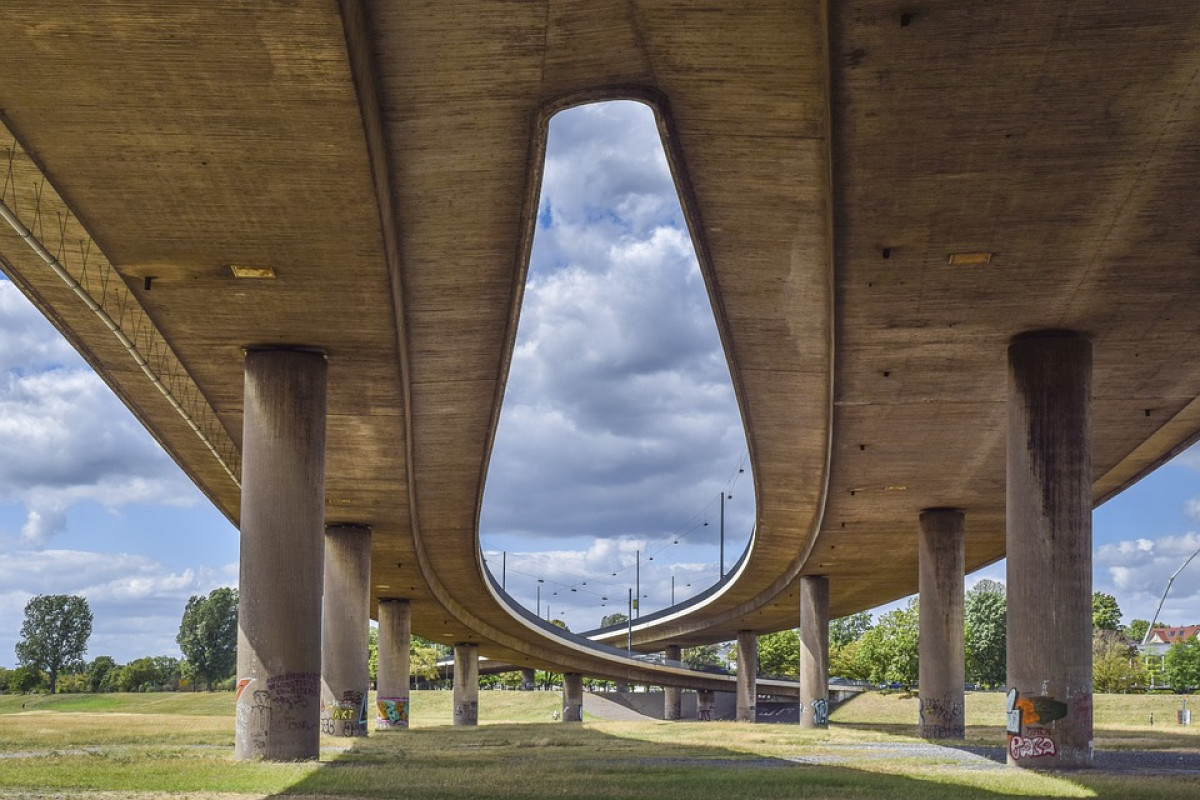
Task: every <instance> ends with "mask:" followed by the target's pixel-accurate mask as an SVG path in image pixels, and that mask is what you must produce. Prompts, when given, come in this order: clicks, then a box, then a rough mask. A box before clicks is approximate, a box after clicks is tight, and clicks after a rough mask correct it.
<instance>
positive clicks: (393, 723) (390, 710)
mask: <svg viewBox="0 0 1200 800" xmlns="http://www.w3.org/2000/svg"><path fill="white" fill-rule="evenodd" d="M407 727H408V698H407V697H380V698H379V699H377V700H376V701H375V730H377V731H386V730H390V729H392V728H407Z"/></svg>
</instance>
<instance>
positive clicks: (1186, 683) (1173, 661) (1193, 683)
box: [1163, 636, 1200, 692]
mask: <svg viewBox="0 0 1200 800" xmlns="http://www.w3.org/2000/svg"><path fill="white" fill-rule="evenodd" d="M1163 673H1164V680H1165V681H1166V683H1167V685H1168V686H1170V687H1171V690H1172V691H1175V692H1185V691H1187V690H1188V689H1194V688H1196V687H1197V686H1200V639H1197V638H1196V637H1195V636H1191V637H1189V638H1188V640H1187V641H1185V642H1175V643H1174V644H1172V645H1171V646H1170V647H1169V648H1168V649H1167V655H1166V657H1165V658H1164V659H1163Z"/></svg>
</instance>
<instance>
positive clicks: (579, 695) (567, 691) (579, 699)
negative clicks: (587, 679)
mask: <svg viewBox="0 0 1200 800" xmlns="http://www.w3.org/2000/svg"><path fill="white" fill-rule="evenodd" d="M562 721H563V722H583V676H582V675H580V674H579V673H578V672H564V673H563V693H562Z"/></svg>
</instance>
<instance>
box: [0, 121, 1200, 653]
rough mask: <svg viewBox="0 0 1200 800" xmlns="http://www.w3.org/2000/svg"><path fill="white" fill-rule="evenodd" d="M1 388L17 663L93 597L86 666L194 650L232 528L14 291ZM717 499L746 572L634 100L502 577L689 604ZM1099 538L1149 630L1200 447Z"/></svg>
mask: <svg viewBox="0 0 1200 800" xmlns="http://www.w3.org/2000/svg"><path fill="white" fill-rule="evenodd" d="M0 371H2V375H3V377H2V378H0V549H2V551H3V554H4V558H2V559H0V666H13V664H14V663H15V656H14V653H13V647H14V645H15V643H16V641H17V638H18V632H19V629H20V624H21V619H22V616H23V614H22V609H23V607H24V604H25V602H26V601H27V600H28V599H29V597H31V596H32V595H34V594H45V593H70V594H76V593H77V594H83V595H85V596H86V597H87V598H88V601H89V603H90V604H91V606H92V610H93V612H94V614H95V628H94V634H93V636H92V640H91V643H90V646H89V652H88V656H89V657H95V656H96V655H100V654H109V655H112V656H113V657H115V658H116V659H117V660H118V661H122V662H125V661H129V660H131V659H134V658H138V657H140V656H143V655H178V650H177V648H176V646H175V642H174V637H175V633H176V632H177V630H178V625H179V618H180V615H181V614H182V612H183V606H184V603H185V602H186V601H187V598H188V597H189V596H190V595H192V594H200V593H207V592H209V591H211V590H212V589H213V588H216V587H217V586H221V585H233V584H234V582H235V581H236V577H237V550H238V541H237V533H236V531H235V530H233V528H232V527H231V526H230V525H229V523H228V522H227V521H226V520H225V519H224V518H223V517H221V515H220V514H218V513H217V512H216V511H215V510H213V509H212V508H211V507H210V506H209V504H208V503H207V502H206V501H205V500H204V499H203V497H202V496H201V495H200V493H199V492H198V491H197V490H196V489H195V488H194V487H192V486H191V485H190V483H189V482H188V481H187V479H186V478H185V477H184V476H183V475H182V473H181V472H180V471H179V470H178V468H177V467H175V465H174V464H173V463H172V462H171V461H170V460H169V459H168V458H167V457H166V456H165V455H164V454H163V453H162V452H161V451H160V450H159V449H158V448H157V446H156V445H155V443H154V441H153V440H152V439H151V438H150V436H149V435H148V434H146V433H145V431H143V430H142V429H141V428H140V426H139V425H138V424H137V422H136V421H135V420H134V419H133V418H132V416H131V415H130V414H129V412H128V411H127V410H126V409H125V408H124V407H123V406H122V405H121V403H120V402H119V401H118V400H116V399H115V398H114V397H113V396H112V395H111V394H110V393H109V392H108V391H107V389H106V388H105V387H104V385H103V384H102V383H101V381H100V380H99V379H98V378H97V377H96V376H95V375H93V374H92V373H91V371H90V370H89V369H88V368H87V367H86V365H85V364H84V363H83V362H82V360H81V359H80V358H79V357H78V356H77V355H76V354H75V353H74V351H72V350H71V348H70V347H69V346H68V345H66V344H65V343H64V342H63V341H62V340H61V339H60V338H59V337H58V336H57V334H56V333H55V332H54V330H53V329H52V328H51V327H50V325H49V324H48V323H47V322H46V321H45V320H44V319H42V318H41V316H40V315H39V314H38V313H37V312H36V311H35V310H34V309H33V308H32V307H31V306H30V305H29V304H28V302H26V301H25V299H24V298H23V297H22V296H21V295H20V292H18V291H17V290H16V289H15V288H14V287H13V286H12V285H11V284H10V283H8V282H7V281H0ZM722 491H724V492H726V493H727V495H732V497H731V498H729V499H727V500H726V542H727V544H726V564H727V566H728V565H730V564H732V563H733V561H734V560H736V558H737V556H738V554H739V553H740V552H741V550H742V549H743V548H744V546H745V543H746V540H747V536H748V534H749V529H750V524H751V522H752V519H753V503H754V498H753V491H752V477H751V473H750V466H749V464H748V463H746V446H745V438H744V435H743V433H742V430H741V423H740V420H739V417H738V412H737V407H736V403H735V399H734V397H733V391H732V388H731V386H730V383H729V374H728V368H727V367H726V365H725V361H724V357H723V355H722V353H721V349H720V343H719V341H718V338H717V334H716V329H715V326H714V324H713V318H712V313H711V310H710V308H709V304H708V299H707V295H706V294H705V289H704V285H703V281H702V280H701V279H700V275H699V272H698V270H697V267H696V262H695V257H694V255H693V254H692V251H691V245H690V242H689V239H688V236H687V232H686V229H685V228H684V225H683V220H682V216H681V213H680V211H679V208H678V204H677V201H676V199H675V192H674V187H673V185H672V182H671V178H670V175H669V172H668V170H667V165H666V160H665V157H664V156H663V153H662V149H661V146H660V145H659V142H658V134H657V131H656V129H655V127H654V125H653V119H652V116H651V114H650V112H649V111H648V110H647V109H646V108H645V107H643V106H640V105H637V104H633V103H620V104H609V105H605V106H592V107H585V108H580V109H575V110H572V111H569V112H564V113H563V114H560V115H559V116H558V117H556V118H555V120H554V122H553V124H552V126H551V137H550V142H549V146H548V161H547V166H546V175H545V181H544V185H543V196H542V209H541V213H540V215H539V229H538V233H537V237H536V241H535V245H534V253H533V258H532V263H531V268H530V276H529V284H528V287H527V291H526V296H525V301H524V306H523V310H522V318H521V325H520V331H519V336H518V343H517V349H516V352H515V354H514V359H513V366H512V373H511V376H510V386H509V389H508V394H507V396H506V398H505V404H504V410H503V414H502V420H501V425H500V430H499V434H498V441H497V443H496V448H495V453H494V456H493V460H492V467H491V471H490V474H489V478H488V487H487V495H486V497H485V502H484V509H483V519H482V524H481V529H482V534H481V535H482V539H483V544H484V549H485V552H486V554H487V556H488V561H489V563H490V564H491V565H492V569H493V571H494V572H495V573H496V575H497V576H499V575H500V574H501V572H502V570H503V572H504V573H505V582H506V584H507V587H508V589H509V591H510V592H511V593H512V594H513V595H514V596H516V597H517V598H518V599H520V600H522V601H524V602H526V603H527V604H528V605H529V606H530V607H534V606H535V605H536V603H537V587H539V586H540V587H541V590H540V591H541V604H542V608H541V611H542V613H543V615H545V614H546V613H547V611H548V612H549V614H550V615H551V616H553V617H555V618H561V619H563V620H565V621H566V622H567V623H568V625H569V626H570V627H571V628H572V629H573V630H584V629H587V628H590V627H594V626H595V625H597V624H598V623H599V621H600V618H601V617H602V616H604V615H606V614H609V613H612V612H616V611H624V610H625V603H626V597H627V593H628V591H629V589H630V588H631V587H632V586H633V584H634V582H635V573H636V564H637V562H638V560H639V559H638V554H639V553H640V562H641V594H642V595H643V598H642V605H641V609H642V611H643V612H648V611H653V610H655V609H658V608H661V607H663V606H664V605H667V604H668V603H669V602H670V599H671V581H672V577H674V582H675V597H676V599H677V600H680V601H681V600H683V599H685V598H687V597H688V596H690V595H691V594H694V593H695V592H697V591H699V590H701V589H703V588H704V587H705V586H707V585H709V584H710V583H711V582H712V581H714V580H715V579H716V577H717V561H718V552H717V540H718V535H719V534H718V531H719V527H720V526H719V517H720V504H719V497H720V496H721V493H722ZM706 523H707V524H706ZM1094 527H1095V542H1096V556H1095V585H1096V588H1097V589H1098V590H1101V591H1107V592H1111V593H1113V594H1115V595H1116V596H1117V598H1118V600H1119V602H1120V605H1121V608H1122V609H1123V610H1124V611H1125V618H1126V620H1127V621H1128V620H1129V619H1132V618H1133V617H1139V616H1140V617H1149V615H1150V614H1151V613H1152V612H1153V610H1154V605H1155V604H1156V603H1157V601H1158V597H1159V596H1160V595H1161V593H1162V589H1163V586H1164V585H1165V583H1166V580H1167V577H1168V576H1169V575H1170V574H1171V573H1172V572H1173V571H1174V570H1175V569H1177V568H1178V567H1179V565H1180V564H1181V563H1182V562H1183V560H1184V559H1185V558H1186V557H1187V556H1188V555H1190V554H1191V553H1192V552H1195V551H1196V550H1197V549H1198V548H1200V533H1198V531H1200V448H1193V449H1192V450H1191V451H1190V452H1189V453H1186V454H1184V455H1183V456H1181V457H1180V458H1178V459H1176V460H1175V461H1174V462H1172V463H1170V464H1168V465H1167V466H1165V467H1163V468H1162V469H1160V470H1159V471H1158V472H1157V473H1155V474H1154V475H1152V476H1150V477H1149V478H1147V479H1146V480H1144V481H1142V482H1141V483H1140V484H1138V485H1137V486H1135V487H1133V488H1132V489H1131V490H1129V491H1127V492H1126V493H1125V494H1123V495H1122V496H1120V497H1118V498H1117V499H1115V500H1113V501H1111V502H1110V503H1108V504H1106V505H1105V506H1103V507H1102V508H1101V509H1099V510H1098V511H1097V512H1096V515H1095V526H1094ZM504 553H507V556H506V557H505V556H503V555H502V554H504ZM502 563H506V565H507V566H506V568H502ZM614 573H615V574H614ZM979 577H990V578H995V579H999V580H1003V579H1004V573H1003V565H1002V564H1001V565H996V566H993V567H991V568H989V569H987V570H984V571H982V572H981V573H979V574H978V575H975V576H972V577H971V578H970V579H969V581H968V583H971V582H973V581H974V580H976V579H978V578H979ZM539 578H540V579H541V580H542V581H543V583H541V584H539V583H538V579H539ZM689 584H690V585H689ZM572 590H574V591H572ZM606 597H607V598H609V599H608V600H607V601H606V600H604V599H603V598H606ZM547 606H548V607H549V608H548V609H547ZM1196 609H1200V559H1197V560H1196V561H1195V562H1193V564H1192V565H1191V566H1189V568H1188V569H1187V570H1186V571H1185V572H1184V573H1183V574H1182V575H1181V576H1180V578H1179V579H1178V580H1177V581H1176V584H1175V587H1174V589H1173V590H1172V594H1171V597H1170V598H1169V599H1168V602H1167V605H1166V607H1165V608H1164V612H1163V615H1162V617H1163V618H1164V619H1166V620H1168V621H1170V622H1174V623H1183V622H1200V616H1198V612H1197V611H1196Z"/></svg>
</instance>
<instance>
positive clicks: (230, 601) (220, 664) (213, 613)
mask: <svg viewBox="0 0 1200 800" xmlns="http://www.w3.org/2000/svg"><path fill="white" fill-rule="evenodd" d="M237 631H238V593H237V589H231V588H229V587H228V586H222V587H221V588H219V589H213V590H212V591H211V592H209V594H208V596H207V597H205V596H204V595H192V596H191V597H190V598H188V601H187V606H186V607H184V609H183V619H182V620H180V622H179V634H178V635H177V636H176V637H175V641H176V642H177V643H178V644H179V649H180V650H181V651H183V657H184V658H186V659H187V661H188V665H189V669H190V671H191V673H192V674H193V675H194V676H195V677H196V679H197V681H203V682H204V685H205V689H206V690H207V691H210V692H211V691H212V687H213V683H214V682H217V681H221V680H224V679H225V678H228V677H229V676H230V675H232V674H233V673H234V671H235V670H236V669H237Z"/></svg>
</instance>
